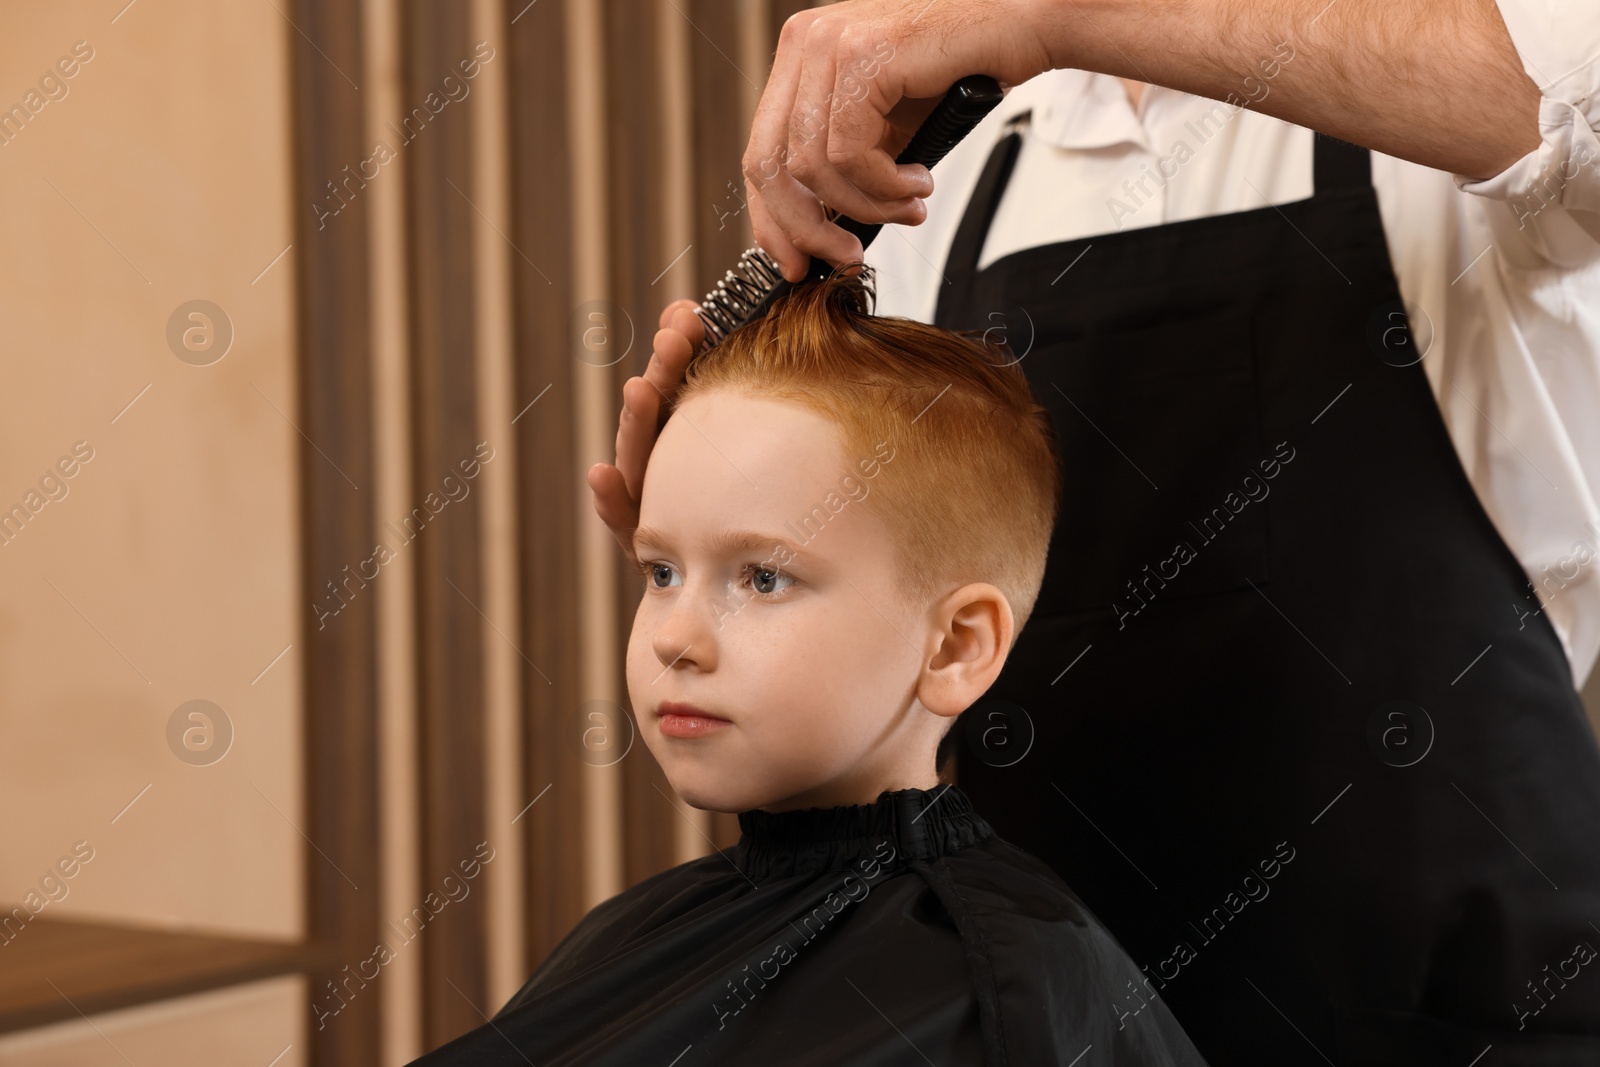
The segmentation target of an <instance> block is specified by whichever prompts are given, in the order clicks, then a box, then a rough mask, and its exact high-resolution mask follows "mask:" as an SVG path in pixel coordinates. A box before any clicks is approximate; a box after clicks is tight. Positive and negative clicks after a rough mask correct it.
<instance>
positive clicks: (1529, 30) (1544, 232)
mask: <svg viewBox="0 0 1600 1067" xmlns="http://www.w3.org/2000/svg"><path fill="white" fill-rule="evenodd" d="M1497 3H1498V5H1499V8H1500V15H1501V18H1503V19H1504V20H1505V24H1506V29H1507V30H1508V31H1509V32H1510V34H1511V41H1512V44H1514V45H1516V48H1517V54H1518V56H1519V57H1520V58H1521V60H1522V68H1523V70H1524V71H1526V72H1527V75H1528V77H1530V78H1532V79H1533V80H1534V82H1535V83H1537V84H1538V86H1539V91H1540V93H1541V94H1542V96H1541V99H1540V101H1539V135H1540V139H1541V140H1540V144H1539V147H1537V148H1535V149H1534V150H1533V151H1531V152H1529V153H1528V154H1527V155H1525V156H1523V157H1522V158H1521V159H1519V160H1517V162H1515V163H1513V164H1512V165H1511V166H1509V167H1507V168H1506V169H1505V170H1503V171H1501V172H1500V173H1499V174H1496V175H1495V176H1494V177H1492V178H1485V179H1482V180H1476V181H1475V180H1472V179H1469V178H1466V177H1464V176H1462V175H1459V174H1457V175H1454V179H1455V183H1456V185H1457V186H1458V187H1459V188H1461V189H1462V190H1464V191H1466V192H1469V193H1473V194H1476V195H1478V196H1482V197H1486V198H1489V199H1492V200H1501V201H1505V203H1506V205H1507V207H1508V208H1509V210H1510V214H1511V216H1512V221H1513V223H1514V224H1515V225H1514V226H1512V227H1509V228H1508V227H1504V226H1497V227H1496V229H1497V230H1500V231H1502V232H1503V233H1505V234H1506V235H1508V236H1509V233H1510V231H1513V230H1514V231H1515V232H1516V234H1517V235H1518V239H1519V240H1520V241H1523V242H1525V243H1526V244H1527V245H1528V246H1529V247H1530V249H1531V250H1532V251H1534V252H1535V253H1536V254H1537V255H1538V256H1539V257H1540V258H1542V259H1543V260H1544V261H1545V262H1546V263H1549V264H1551V265H1554V266H1569V267H1570V266H1579V265H1581V264H1584V263H1587V262H1590V261H1592V260H1593V259H1595V258H1597V257H1600V12H1597V9H1596V4H1595V0H1497Z"/></svg>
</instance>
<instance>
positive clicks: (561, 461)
mask: <svg viewBox="0 0 1600 1067" xmlns="http://www.w3.org/2000/svg"><path fill="white" fill-rule="evenodd" d="M507 18H508V20H509V19H516V21H515V22H514V23H511V24H509V25H508V26H507V30H506V34H505V40H506V41H507V45H508V47H507V51H508V53H509V54H508V55H507V57H506V62H507V63H509V64H510V66H511V70H510V89H511V92H510V98H511V99H510V121H511V128H510V131H509V136H510V139H511V144H510V157H511V196H512V200H513V215H512V231H511V240H512V243H513V244H515V245H516V247H517V248H518V249H521V250H522V252H523V255H520V256H518V257H517V259H516V260H514V261H513V264H512V269H513V285H512V292H513V293H514V294H515V297H514V300H515V318H514V323H513V328H514V333H515V348H516V354H515V359H516V393H517V396H516V399H517V403H516V404H514V405H513V406H514V407H515V408H516V409H517V410H518V411H519V412H521V413H522V414H521V415H520V416H519V417H518V419H517V423H516V429H517V436H516V447H517V450H518V465H517V469H518V481H519V484H518V494H517V495H518V500H517V508H518V516H519V525H520V528H521V545H520V548H521V558H522V618H523V619H524V620H525V621H524V625H525V627H526V633H525V634H524V635H523V646H522V647H523V650H524V652H525V653H526V655H527V659H528V661H529V662H528V663H527V665H526V667H525V669H524V671H523V686H522V690H523V693H524V694H525V699H526V705H527V706H526V723H527V729H526V731H525V735H524V736H525V739H526V740H525V753H524V764H523V767H524V770H523V784H524V789H523V792H524V794H525V796H526V798H527V800H528V801H529V802H532V801H533V800H534V798H535V797H538V798H539V799H538V802H537V803H534V804H533V806H532V807H531V808H529V809H528V810H527V812H526V814H524V815H523V816H522V819H521V823H522V824H523V826H524V830H525V833H526V834H527V850H526V856H527V861H526V862H527V875H526V878H525V881H526V884H527V886H528V896H529V899H528V907H527V908H526V909H525V914H526V916H527V928H526V930H527V933H526V937H527V958H528V966H529V968H530V970H531V969H532V968H533V967H535V966H537V965H538V961H540V960H543V959H544V958H545V956H547V955H549V953H550V950H551V949H552V948H554V947H555V945H556V943H557V942H558V941H560V939H561V938H562V937H563V936H565V934H566V932H567V931H568V930H570V929H571V928H572V925H573V924H574V923H575V922H577V920H578V919H579V918H581V917H582V915H583V911H584V906H583V880H582V870H583V849H584V840H583V812H582V803H583V785H582V779H581V776H582V773H583V772H584V771H585V770H587V769H588V768H587V767H586V765H585V764H584V763H583V762H582V760H581V759H580V758H579V752H578V749H577V747H576V745H575V744H574V743H573V739H572V737H571V733H572V722H573V720H572V709H574V708H575V707H577V705H578V704H579V702H580V694H579V687H578V676H577V674H576V672H575V671H574V670H572V669H571V665H573V664H576V663H577V662H578V658H579V655H580V650H579V647H578V630H577V625H576V621H575V620H576V618H577V614H578V585H577V573H576V568H575V567H574V565H573V561H574V560H575V559H576V557H577V502H578V493H577V490H576V489H575V488H574V486H573V484H572V479H573V477H574V476H575V475H576V474H577V472H578V471H579V465H578V457H577V450H576V447H575V445H576V441H575V429H574V427H573V425H572V421H571V405H570V398H571V397H572V395H573V393H574V391H575V390H574V385H573V378H574V374H575V363H574V360H573V359H572V357H571V356H570V355H569V354H568V330H569V319H570V317H571V311H572V309H573V307H574V306H576V304H577V303H578V298H577V297H576V296H575V294H574V292H573V284H572V275H571V272H570V270H569V269H568V263H569V261H570V258H571V247H572V220H571V214H570V201H571V188H570V172H569V170H568V168H567V166H566V163H565V155H566V153H565V152H564V151H563V150H562V149H561V148H560V147H559V146H562V145H565V144H566V143H567V142H568V140H569V138H570V136H571V134H570V131H569V128H568V122H567V109H566V106H565V100H566V86H567V81H568V70H567V61H566V50H565V43H566V37H567V29H566V9H565V5H563V4H551V3H541V4H535V5H534V6H533V7H531V8H528V9H527V10H526V11H524V12H522V14H521V16H520V17H518V15H517V14H516V12H512V11H509V10H508V13H507ZM524 257H526V258H524ZM536 398H537V402H535V401H536ZM529 403H533V407H531V408H528V409H527V410H525V411H524V406H525V405H527V404H529ZM539 664H546V665H550V666H549V669H545V670H543V671H542V673H541V668H539V667H538V666H537V665H539ZM563 668H564V669H563Z"/></svg>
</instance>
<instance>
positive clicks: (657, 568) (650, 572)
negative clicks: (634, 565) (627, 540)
mask: <svg viewBox="0 0 1600 1067" xmlns="http://www.w3.org/2000/svg"><path fill="white" fill-rule="evenodd" d="M639 569H640V570H642V571H644V577H645V582H646V583H647V584H648V585H650V587H651V588H653V589H665V588H667V587H668V585H670V584H671V582H672V577H673V572H672V568H671V567H669V566H667V565H666V564H665V563H643V564H640V567H639ZM662 577H665V580H666V581H667V583H668V585H657V584H656V579H658V578H662Z"/></svg>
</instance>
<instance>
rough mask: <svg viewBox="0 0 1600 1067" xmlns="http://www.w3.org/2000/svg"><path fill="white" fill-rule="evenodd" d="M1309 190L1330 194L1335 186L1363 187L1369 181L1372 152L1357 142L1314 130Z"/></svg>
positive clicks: (1370, 177) (1344, 187) (1338, 187)
mask: <svg viewBox="0 0 1600 1067" xmlns="http://www.w3.org/2000/svg"><path fill="white" fill-rule="evenodd" d="M1312 136H1313V138H1314V139H1315V141H1316V146H1315V147H1314V148H1313V149H1312V155H1311V160H1312V175H1311V189H1312V192H1313V193H1330V192H1333V191H1334V190H1335V189H1365V188H1367V187H1368V186H1370V185H1371V184H1372V153H1370V152H1368V151H1367V150H1366V149H1365V148H1363V147H1361V146H1360V145H1355V144H1351V143H1350V142H1349V141H1341V140H1339V139H1338V138H1337V137H1329V136H1328V135H1327V134H1325V133H1314V134H1313V135H1312Z"/></svg>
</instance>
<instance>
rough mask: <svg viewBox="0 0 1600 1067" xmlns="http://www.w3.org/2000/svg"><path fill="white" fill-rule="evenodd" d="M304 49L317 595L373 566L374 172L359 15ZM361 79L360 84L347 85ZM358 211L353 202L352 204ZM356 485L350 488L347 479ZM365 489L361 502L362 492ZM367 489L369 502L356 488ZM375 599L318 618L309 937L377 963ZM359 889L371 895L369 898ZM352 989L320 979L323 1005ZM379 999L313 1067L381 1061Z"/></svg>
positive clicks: (311, 708)
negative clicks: (337, 183) (367, 192)
mask: <svg viewBox="0 0 1600 1067" xmlns="http://www.w3.org/2000/svg"><path fill="white" fill-rule="evenodd" d="M290 10H291V11H292V12H293V19H292V21H293V22H294V24H295V27H296V30H297V32H296V33H294V34H293V35H292V36H291V37H290V38H289V39H290V41H291V43H292V46H293V71H292V77H291V78H290V82H291V83H292V85H293V86H294V94H295V99H294V112H293V115H294V129H295V154H296V158H295V165H294V174H295V186H296V203H297V204H299V205H305V207H303V208H302V210H300V211H299V212H297V218H298V219H299V220H300V221H299V223H298V225H297V227H296V229H297V233H296V237H295V244H294V249H295V251H294V254H295V256H296V258H297V265H298V268H299V269H298V275H297V276H298V279H299V288H298V293H297V296H298V302H299V383H300V384H299V388H300V397H299V405H298V411H297V412H296V416H295V423H296V425H297V426H298V427H299V429H300V430H301V431H302V433H303V435H304V437H305V438H306V439H309V441H315V442H316V445H315V447H313V446H312V445H310V444H309V443H308V444H305V445H304V446H302V448H301V450H300V462H299V471H300V478H301V484H302V494H303V495H302V515H301V523H302V545H303V570H302V578H301V582H300V585H301V589H302V595H303V597H304V598H305V602H306V603H308V604H309V603H319V602H321V601H322V600H323V599H324V598H325V597H326V595H327V594H326V592H325V590H324V583H326V582H329V581H331V580H333V578H334V577H336V576H339V575H340V574H341V573H342V572H343V570H344V568H345V567H346V566H347V565H349V564H350V563H351V561H353V560H363V559H366V558H368V556H369V555H370V554H371V551H372V531H373V528H374V525H375V523H374V517H373V508H372V493H371V491H370V490H371V488H372V484H373V461H372V409H371V397H372V382H371V338H370V335H369V324H368V319H367V286H368V275H367V268H368V264H367V227H368V223H367V201H366V199H365V198H363V197H361V196H359V195H354V190H350V191H349V192H348V193H347V194H346V195H350V196H351V199H350V200H349V202H347V203H344V204H343V206H342V207H341V208H340V209H339V211H338V214H337V217H336V218H332V219H329V218H326V217H323V218H319V217H318V212H317V210H316V208H315V207H314V206H312V205H321V204H326V203H327V197H328V195H329V188H328V183H329V182H332V181H334V180H335V179H336V178H339V177H340V175H341V171H342V170H343V169H344V168H345V167H346V166H348V165H350V164H351V162H352V161H357V160H361V159H364V158H366V156H367V150H366V145H365V141H366V136H365V133H366V131H365V128H364V116H363V110H362V101H361V96H360V94H359V92H358V90H357V89H356V88H354V86H353V85H352V82H354V85H360V84H361V82H362V81H363V80H364V78H365V69H364V63H363V53H362V24H361V8H360V5H359V4H355V3H342V4H329V3H322V2H318V0H295V3H294V4H293V5H292V6H291V8H290ZM347 79H349V80H347ZM342 199H343V198H342V197H341V200H342ZM347 479H348V480H347ZM352 482H353V483H354V487H353V486H352V484H351V483H352ZM360 486H365V487H366V488H367V490H368V491H367V492H362V491H361V490H360V489H358V488H356V487H360ZM375 627H376V614H375V612H374V610H373V598H372V597H370V596H367V597H361V596H355V597H353V598H352V600H351V602H350V603H349V604H348V606H347V607H345V608H344V609H342V610H341V611H340V613H339V624H338V625H337V626H327V627H325V628H322V629H319V628H318V626H317V625H316V622H315V620H314V618H313V617H312V613H310V612H308V613H307V616H306V624H305V630H304V633H303V636H302V637H301V640H300V642H299V644H300V648H301V649H302V650H303V655H304V656H305V675H304V677H305V700H304V709H305V710H304V732H303V736H304V738H305V759H306V780H305V789H306V802H305V834H306V837H307V838H308V839H309V841H308V844H307V846H306V878H307V887H306V891H307V897H308V899H307V913H306V923H307V933H308V937H309V938H311V939H313V940H316V941H318V942H322V943H327V944H331V945H334V946H336V947H337V949H338V953H339V955H340V956H341V957H342V958H344V959H347V960H357V959H363V958H365V957H366V955H367V954H368V953H369V952H370V951H371V947H372V945H373V944H374V943H375V942H376V941H377V939H378V923H379V920H378V873H379V870H378V841H377V805H378V767H377V748H378V746H377V706H376V684H375V681H376V677H375V656H374V653H375V647H376V646H375V637H376V632H375ZM358 887H359V888H358ZM339 977H342V976H341V975H339V974H338V972H335V971H333V970H332V969H331V968H330V969H328V970H321V971H313V972H311V973H310V975H309V983H310V987H311V990H312V996H313V997H317V996H319V995H320V992H321V991H324V990H326V989H328V988H329V984H330V983H332V982H334V981H335V980H337V979H338V978H339ZM378 1013H379V1000H378V998H377V997H361V998H356V999H354V1000H353V1001H352V1002H351V1003H350V1004H349V1005H348V1006H346V1007H344V1008H343V1009H341V1010H340V1012H339V1015H338V1020H337V1023H336V1024H334V1025H328V1026H324V1027H321V1028H316V1027H311V1026H310V1018H309V1013H308V1018H307V1029H308V1032H309V1043H310V1048H311V1062H312V1063H314V1064H318V1065H322V1064H338V1065H341V1067H349V1065H354V1067H364V1065H375V1064H376V1063H377V1062H378V1021H379V1014H378Z"/></svg>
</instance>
